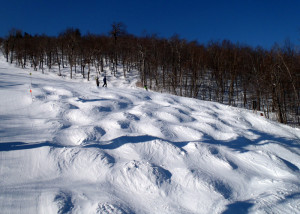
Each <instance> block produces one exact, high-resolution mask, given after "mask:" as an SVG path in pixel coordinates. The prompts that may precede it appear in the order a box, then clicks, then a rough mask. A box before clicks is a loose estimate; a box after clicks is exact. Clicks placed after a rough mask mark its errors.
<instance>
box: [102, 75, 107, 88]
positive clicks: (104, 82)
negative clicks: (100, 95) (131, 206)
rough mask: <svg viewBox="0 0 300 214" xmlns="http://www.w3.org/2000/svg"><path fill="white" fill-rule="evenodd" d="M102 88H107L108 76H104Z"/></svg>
mask: <svg viewBox="0 0 300 214" xmlns="http://www.w3.org/2000/svg"><path fill="white" fill-rule="evenodd" d="M102 87H107V83H106V76H104V78H103V86H102Z"/></svg>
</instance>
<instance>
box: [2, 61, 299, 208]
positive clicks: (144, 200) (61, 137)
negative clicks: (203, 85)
mask: <svg viewBox="0 0 300 214" xmlns="http://www.w3.org/2000/svg"><path fill="white" fill-rule="evenodd" d="M30 72H32V75H29V73H30ZM129 80H131V79H130V78H129ZM129 80H124V78H121V77H120V78H114V77H111V76H108V88H97V87H96V86H95V83H94V82H86V81H82V80H81V79H78V80H68V79H67V78H61V77H58V76H57V75H55V74H53V73H52V74H51V73H48V72H46V74H41V73H40V72H34V71H32V70H21V69H18V68H15V67H13V66H11V65H8V64H7V63H5V62H4V61H3V59H1V61H0V100H1V102H0V210H1V211H0V212H1V213H247V212H249V213H300V172H299V168H300V142H299V138H300V130H299V129H295V128H291V127H288V126H285V125H281V124H278V123H275V122H271V121H268V120H267V119H265V118H263V117H260V116H259V115H256V114H253V113H252V112H249V111H246V110H242V109H237V108H232V107H228V106H225V105H221V104H218V103H213V102H203V101H200V100H194V99H189V98H183V97H176V96H172V95H167V94H160V93H155V92H148V91H144V90H142V89H137V88H134V87H133V86H134V82H133V81H129ZM112 86H113V87H112ZM30 89H32V97H31V93H30V92H29V90H30Z"/></svg>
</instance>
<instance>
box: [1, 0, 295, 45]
mask: <svg viewBox="0 0 300 214" xmlns="http://www.w3.org/2000/svg"><path fill="white" fill-rule="evenodd" d="M0 20H1V21H0V37H5V36H6V35H7V34H8V31H9V30H10V29H11V28H16V29H21V30H22V31H24V32H28V33H30V34H42V33H45V34H47V35H58V34H59V33H60V32H62V31H63V30H64V29H66V28H67V27H74V28H79V29H80V30H81V32H82V34H85V33H87V32H91V33H96V34H101V33H104V34H105V33H107V32H108V31H109V30H110V28H111V24H112V23H113V22H123V23H124V24H125V25H126V26H127V31H128V32H129V33H131V34H134V35H137V36H139V35H143V34H144V33H145V32H147V33H148V34H157V35H158V36H160V37H164V38H169V37H171V36H173V35H174V34H178V35H179V36H180V37H181V38H184V39H187V40H189V41H192V40H197V41H198V42H199V43H207V42H208V41H210V40H215V41H218V40H223V39H229V40H230V41H232V42H239V43H242V44H248V45H251V46H253V47H256V46H262V47H264V48H270V47H271V46H272V45H273V44H274V43H275V42H277V43H279V44H282V43H283V42H284V40H286V39H290V40H291V42H292V43H293V44H295V45H299V44H300V41H299V39H300V1H299V0H206V1H202V0H198V1H196V0H147V1H142V0H140V1H138V0H106V1H102V0H5V1H4V0H0Z"/></svg>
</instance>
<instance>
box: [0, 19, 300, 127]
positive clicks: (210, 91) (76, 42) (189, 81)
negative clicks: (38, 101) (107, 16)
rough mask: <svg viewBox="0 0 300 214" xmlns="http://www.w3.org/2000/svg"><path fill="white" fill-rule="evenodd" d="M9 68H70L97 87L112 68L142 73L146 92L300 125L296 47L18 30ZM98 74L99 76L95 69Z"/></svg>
mask: <svg viewBox="0 0 300 214" xmlns="http://www.w3.org/2000/svg"><path fill="white" fill-rule="evenodd" d="M0 46H1V50H2V52H3V55H4V57H5V58H6V61H7V62H9V63H15V64H16V65H18V66H20V67H22V68H27V67H32V68H33V69H34V70H36V71H37V70H40V71H41V72H45V69H47V71H49V70H50V71H51V69H52V67H53V66H57V67H56V68H58V75H61V69H62V68H65V67H68V68H69V70H70V78H73V73H74V72H75V73H79V72H80V73H81V74H82V78H87V80H90V76H91V72H92V71H94V72H95V73H94V76H98V75H100V74H101V72H103V71H104V67H105V66H110V70H111V71H112V74H113V75H117V74H119V72H122V75H124V77H126V76H127V74H128V73H130V72H131V71H132V70H133V69H136V70H138V71H139V74H140V85H147V87H148V88H150V89H152V90H154V91H159V92H168V93H172V94H175V95H179V96H186V97H192V98H198V99H202V100H209V101H216V102H220V103H224V104H228V105H231V106H239V107H244V108H247V109H253V110H257V111H262V112H264V113H263V115H264V116H266V117H267V118H269V117H270V114H274V113H275V114H276V117H277V119H278V121H279V122H281V123H288V124H293V125H300V112H299V111H300V104H299V102H300V100H299V96H300V53H299V51H297V50H296V48H295V46H294V45H292V44H291V43H290V42H289V41H286V42H285V44H284V45H282V46H278V45H274V46H273V47H272V48H271V49H270V50H265V49H263V48H259V47H257V48H253V47H250V46H247V45H239V44H234V43H232V42H230V41H228V40H224V41H221V42H215V41H212V42H209V43H208V44H199V43H198V42H196V41H192V42H189V41H187V40H185V39H181V38H180V37H179V36H177V35H175V36H173V37H171V38H169V39H166V38H159V37H158V36H156V35H151V36H143V37H137V36H133V35H130V34H128V33H127V32H126V27H125V25H124V24H122V23H114V24H113V25H112V29H111V31H110V32H109V34H107V35H93V34H87V35H82V34H81V32H80V30H78V29H73V28H68V29H66V30H65V31H63V32H62V33H60V34H59V35H58V36H55V37H50V36H47V35H35V36H32V35H30V34H28V33H23V32H22V31H20V30H15V29H13V30H11V31H10V32H9V33H8V35H7V36H6V37H5V38H0ZM92 68H93V69H92Z"/></svg>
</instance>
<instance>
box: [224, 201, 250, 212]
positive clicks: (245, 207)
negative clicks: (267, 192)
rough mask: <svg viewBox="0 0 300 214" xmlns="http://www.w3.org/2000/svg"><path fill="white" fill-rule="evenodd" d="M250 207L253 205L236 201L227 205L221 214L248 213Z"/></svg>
mask: <svg viewBox="0 0 300 214" xmlns="http://www.w3.org/2000/svg"><path fill="white" fill-rule="evenodd" d="M252 206H253V203H250V202H247V201H236V202H234V203H232V204H229V205H227V209H226V210H225V211H224V212H223V213H222V214H233V213H248V211H249V209H250V208H251V207H252Z"/></svg>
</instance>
